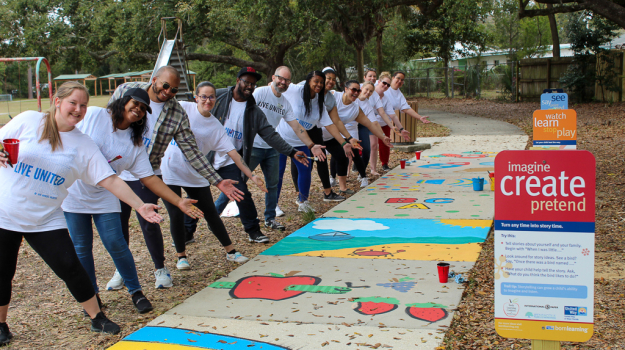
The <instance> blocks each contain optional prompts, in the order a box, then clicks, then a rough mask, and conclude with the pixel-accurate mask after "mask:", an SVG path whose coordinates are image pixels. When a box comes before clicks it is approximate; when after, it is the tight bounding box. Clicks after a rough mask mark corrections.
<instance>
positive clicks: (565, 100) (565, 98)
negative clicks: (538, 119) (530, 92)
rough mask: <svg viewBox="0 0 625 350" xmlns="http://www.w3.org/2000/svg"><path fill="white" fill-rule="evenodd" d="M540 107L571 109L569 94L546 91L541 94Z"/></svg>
mask: <svg viewBox="0 0 625 350" xmlns="http://www.w3.org/2000/svg"><path fill="white" fill-rule="evenodd" d="M540 109H569V95H567V94H565V93H553V94H551V93H546V94H542V95H540Z"/></svg>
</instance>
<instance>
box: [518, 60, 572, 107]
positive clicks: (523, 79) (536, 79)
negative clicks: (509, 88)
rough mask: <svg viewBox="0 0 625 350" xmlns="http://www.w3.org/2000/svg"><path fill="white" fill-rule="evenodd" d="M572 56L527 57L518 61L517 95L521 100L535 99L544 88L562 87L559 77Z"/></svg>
mask: <svg viewBox="0 0 625 350" xmlns="http://www.w3.org/2000/svg"><path fill="white" fill-rule="evenodd" d="M572 61H573V57H562V58H559V59H555V58H528V59H524V60H521V61H520V62H519V73H518V74H519V75H518V78H517V79H519V80H518V82H519V84H518V85H517V86H518V89H519V96H520V97H521V100H522V101H536V100H539V99H540V95H541V94H542V93H543V90H544V89H558V88H562V87H561V84H560V81H559V80H560V77H561V76H562V75H563V74H564V73H565V72H566V70H567V69H568V67H569V65H571V63H572Z"/></svg>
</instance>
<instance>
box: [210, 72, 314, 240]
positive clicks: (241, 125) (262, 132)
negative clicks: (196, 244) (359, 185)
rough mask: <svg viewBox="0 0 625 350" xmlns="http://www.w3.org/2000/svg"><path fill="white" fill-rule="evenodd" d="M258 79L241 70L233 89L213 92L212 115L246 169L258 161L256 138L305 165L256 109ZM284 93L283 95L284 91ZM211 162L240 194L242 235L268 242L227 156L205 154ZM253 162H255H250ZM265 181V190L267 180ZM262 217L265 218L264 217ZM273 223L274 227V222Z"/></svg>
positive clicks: (303, 158)
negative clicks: (243, 232) (214, 101)
mask: <svg viewBox="0 0 625 350" xmlns="http://www.w3.org/2000/svg"><path fill="white" fill-rule="evenodd" d="M285 75H286V74H285ZM260 78H261V75H260V74H258V73H257V72H256V70H255V69H254V68H252V67H244V68H242V69H241V70H240V71H239V74H237V84H236V85H235V86H232V87H228V88H224V89H219V90H217V102H216V103H215V107H214V108H213V115H214V116H215V118H217V119H218V120H219V121H220V122H221V123H222V124H223V125H224V128H225V129H226V132H227V133H228V135H229V136H230V137H232V142H233V144H234V147H235V148H236V149H237V151H239V153H241V155H242V157H243V161H244V162H245V164H247V165H248V166H249V167H250V169H254V168H255V167H256V166H257V165H258V164H259V163H260V161H259V159H260V158H262V157H258V158H257V157H254V143H255V140H256V138H257V137H256V136H257V135H258V136H260V139H262V141H264V142H265V143H266V145H267V146H269V147H271V148H273V149H275V150H276V151H277V152H279V153H282V154H284V155H287V156H289V157H292V158H293V159H295V160H297V161H299V162H300V163H303V164H308V159H307V156H306V154H305V153H304V152H302V151H297V150H295V149H294V148H293V147H291V146H290V145H289V144H288V143H286V141H284V139H282V137H280V135H279V134H278V133H277V132H276V130H275V129H274V127H273V126H272V124H270V123H269V122H268V121H267V117H266V116H265V113H263V110H262V109H261V108H260V107H259V106H258V105H257V103H256V99H255V98H254V95H253V93H254V89H255V88H256V82H257V81H258V80H260ZM281 78H282V79H280V78H275V79H277V80H281V81H283V82H284V83H286V78H284V77H281ZM285 85H286V84H285ZM284 90H285V91H286V89H284ZM270 108H271V107H270ZM296 123H297V121H296ZM298 125H299V124H298ZM307 144H311V147H312V146H314V144H313V143H312V141H310V139H308V143H307ZM318 151H320V149H318ZM319 153H320V152H319ZM257 155H258V153H257ZM261 156H262V155H261ZM213 158H214V162H213V164H214V166H215V169H217V172H218V173H219V175H221V176H222V177H224V178H228V179H232V180H235V181H237V185H236V186H237V188H238V189H239V190H241V191H242V192H243V193H244V196H243V200H241V201H240V202H237V206H238V207H239V217H240V219H241V223H242V224H243V227H244V229H245V232H247V234H248V235H249V241H250V242H256V243H266V242H269V238H267V237H266V236H265V235H263V233H262V232H261V230H260V221H259V220H258V213H257V211H256V206H255V205H254V201H253V200H252V195H251V194H250V192H249V191H248V189H247V184H246V181H247V179H246V178H245V176H244V175H243V174H242V173H241V170H239V169H238V168H237V166H236V165H235V164H234V162H233V161H232V159H231V158H230V157H228V156H227V155H224V156H220V155H216V154H215V153H214V152H211V154H209V159H213ZM253 158H255V159H254V160H252V159H253ZM261 167H262V165H261ZM263 172H264V174H265V176H267V173H269V171H267V172H265V169H263ZM266 181H267V187H268V190H269V180H266ZM276 188H277V185H276ZM266 199H267V198H266ZM274 203H275V202H274ZM226 204H228V201H227V200H226V198H223V197H221V196H220V197H219V198H218V199H217V201H216V202H215V206H216V207H217V212H221V211H223V210H224V208H225V207H226ZM272 206H273V208H271V209H274V214H272V215H273V217H274V218H275V204H272ZM265 217H266V218H267V214H266V216H265ZM273 223H275V219H274V221H273ZM266 224H267V222H266ZM280 226H282V225H272V223H271V222H270V223H269V227H271V228H278V229H280Z"/></svg>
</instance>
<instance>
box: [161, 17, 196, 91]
mask: <svg viewBox="0 0 625 350" xmlns="http://www.w3.org/2000/svg"><path fill="white" fill-rule="evenodd" d="M168 19H175V20H177V21H178V29H177V30H176V35H174V38H173V39H171V40H170V39H167V25H166V24H167V23H166V21H167V20H168ZM161 36H162V37H163V44H162V45H161V51H160V52H159V54H158V58H157V59H156V64H155V65H154V70H153V71H152V76H151V77H150V81H152V78H153V77H154V74H155V73H156V71H157V70H158V69H159V68H161V67H163V66H167V65H169V66H172V67H174V68H176V70H177V71H178V73H180V86H178V93H177V94H176V99H178V100H181V101H186V100H189V101H192V100H193V91H192V88H191V86H190V85H189V78H188V76H187V72H188V71H189V67H188V66H187V60H186V48H185V46H184V42H183V41H182V20H181V19H180V18H177V17H163V18H161V33H160V34H159V35H158V42H159V43H160V42H161Z"/></svg>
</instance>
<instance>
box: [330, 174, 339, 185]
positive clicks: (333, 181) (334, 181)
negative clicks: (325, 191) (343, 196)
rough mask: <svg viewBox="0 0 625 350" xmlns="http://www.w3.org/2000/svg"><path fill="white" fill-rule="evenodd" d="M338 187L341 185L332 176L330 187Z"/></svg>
mask: <svg viewBox="0 0 625 350" xmlns="http://www.w3.org/2000/svg"><path fill="white" fill-rule="evenodd" d="M338 185H339V183H338V181H336V179H335V178H333V177H332V176H330V186H332V187H336V186H338Z"/></svg>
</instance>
